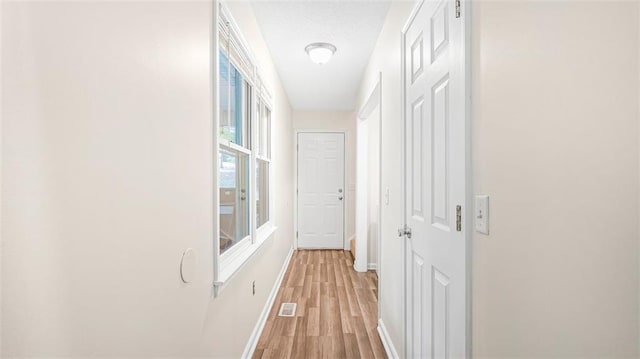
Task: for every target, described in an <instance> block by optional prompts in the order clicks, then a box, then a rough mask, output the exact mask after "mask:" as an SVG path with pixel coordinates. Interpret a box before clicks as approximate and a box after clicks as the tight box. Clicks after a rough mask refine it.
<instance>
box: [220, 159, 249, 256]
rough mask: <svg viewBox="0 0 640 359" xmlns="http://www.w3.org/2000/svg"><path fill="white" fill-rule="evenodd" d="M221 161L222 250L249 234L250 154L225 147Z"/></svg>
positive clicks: (222, 251) (221, 251)
mask: <svg viewBox="0 0 640 359" xmlns="http://www.w3.org/2000/svg"><path fill="white" fill-rule="evenodd" d="M218 155H219V158H218V161H219V163H220V183H219V184H220V186H219V187H220V189H219V191H220V253H224V252H225V251H227V250H228V249H229V248H231V247H233V246H234V245H235V244H237V243H238V242H240V241H241V240H242V239H244V238H245V237H246V236H248V235H249V196H248V192H247V189H248V188H249V156H247V155H246V154H244V153H241V152H237V151H233V150H227V149H221V150H220V152H219V154H218Z"/></svg>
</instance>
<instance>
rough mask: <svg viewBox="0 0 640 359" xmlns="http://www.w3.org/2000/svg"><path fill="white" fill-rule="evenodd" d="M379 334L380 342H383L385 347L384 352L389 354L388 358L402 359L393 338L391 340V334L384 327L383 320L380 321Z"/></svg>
mask: <svg viewBox="0 0 640 359" xmlns="http://www.w3.org/2000/svg"><path fill="white" fill-rule="evenodd" d="M378 333H379V334H380V340H381V341H382V345H383V346H384V351H386V352H387V356H388V357H389V358H391V359H397V358H400V356H399V355H398V352H397V351H396V348H395V347H394V346H393V342H392V341H391V338H389V333H388V332H387V327H385V326H384V322H383V321H382V319H378Z"/></svg>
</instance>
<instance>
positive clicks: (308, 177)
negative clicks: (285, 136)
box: [296, 132, 346, 249]
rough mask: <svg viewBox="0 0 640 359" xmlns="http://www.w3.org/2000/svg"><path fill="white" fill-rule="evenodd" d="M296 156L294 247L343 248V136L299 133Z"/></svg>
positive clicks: (335, 133) (341, 134)
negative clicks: (295, 245)
mask: <svg viewBox="0 0 640 359" xmlns="http://www.w3.org/2000/svg"><path fill="white" fill-rule="evenodd" d="M296 154H297V156H296V157H297V159H296V164H297V184H296V207H297V209H296V212H297V216H296V218H297V228H296V237H297V247H298V248H300V249H343V248H344V238H345V234H344V228H345V219H344V217H345V216H344V213H345V202H346V191H345V134H344V133H338V132H299V133H298V134H297V144H296Z"/></svg>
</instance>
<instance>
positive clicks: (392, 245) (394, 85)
mask: <svg viewBox="0 0 640 359" xmlns="http://www.w3.org/2000/svg"><path fill="white" fill-rule="evenodd" d="M412 8H413V3H412V2H404V1H399V2H392V3H391V6H390V8H389V13H388V15H387V18H386V20H385V24H384V27H383V28H382V31H381V32H380V36H379V37H378V42H377V43H376V47H375V49H374V51H373V53H372V54H371V60H370V62H369V64H368V65H367V69H366V70H365V73H364V76H363V80H362V84H361V86H360V91H359V95H358V102H357V103H358V105H357V107H356V108H361V107H362V106H363V105H364V103H365V102H366V101H367V99H368V98H369V95H370V94H371V91H372V90H373V89H374V87H375V86H376V83H377V81H378V78H379V73H380V72H382V100H381V104H380V111H382V126H381V129H380V131H381V132H382V142H381V144H380V146H381V147H382V167H381V171H382V179H381V187H382V192H383V198H381V199H380V201H381V205H380V210H381V216H380V217H381V232H380V235H381V236H382V238H381V248H379V249H378V250H379V251H380V258H381V259H380V260H381V263H379V265H380V270H379V276H380V277H379V280H380V317H381V319H382V321H383V322H384V324H385V327H386V329H387V330H388V332H389V336H390V338H391V341H392V342H393V346H394V347H395V349H396V350H397V351H398V354H399V355H400V356H401V357H402V356H403V353H404V327H403V326H404V293H403V290H404V287H403V281H404V277H403V272H404V268H403V260H402V258H403V252H402V241H401V240H399V238H398V234H397V229H398V228H400V227H401V226H402V224H403V218H402V213H403V200H402V177H401V176H400V175H399V174H400V173H402V151H403V142H402V136H403V132H402V131H403V122H402V116H401V113H402V99H401V88H402V86H401V74H400V68H401V66H400V65H401V61H400V33H401V31H402V27H403V26H404V24H405V22H406V21H407V20H408V18H409V14H410V13H411V10H412ZM387 191H388V193H389V196H388V198H389V201H388V203H386V199H385V195H384V194H386V193H387Z"/></svg>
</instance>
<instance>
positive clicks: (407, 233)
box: [398, 224, 411, 239]
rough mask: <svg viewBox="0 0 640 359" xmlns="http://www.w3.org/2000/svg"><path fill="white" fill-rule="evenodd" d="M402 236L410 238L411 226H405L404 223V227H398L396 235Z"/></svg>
mask: <svg viewBox="0 0 640 359" xmlns="http://www.w3.org/2000/svg"><path fill="white" fill-rule="evenodd" d="M404 236H407V238H409V239H411V228H409V226H407V225H406V224H405V225H404V227H402V228H398V237H404Z"/></svg>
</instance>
